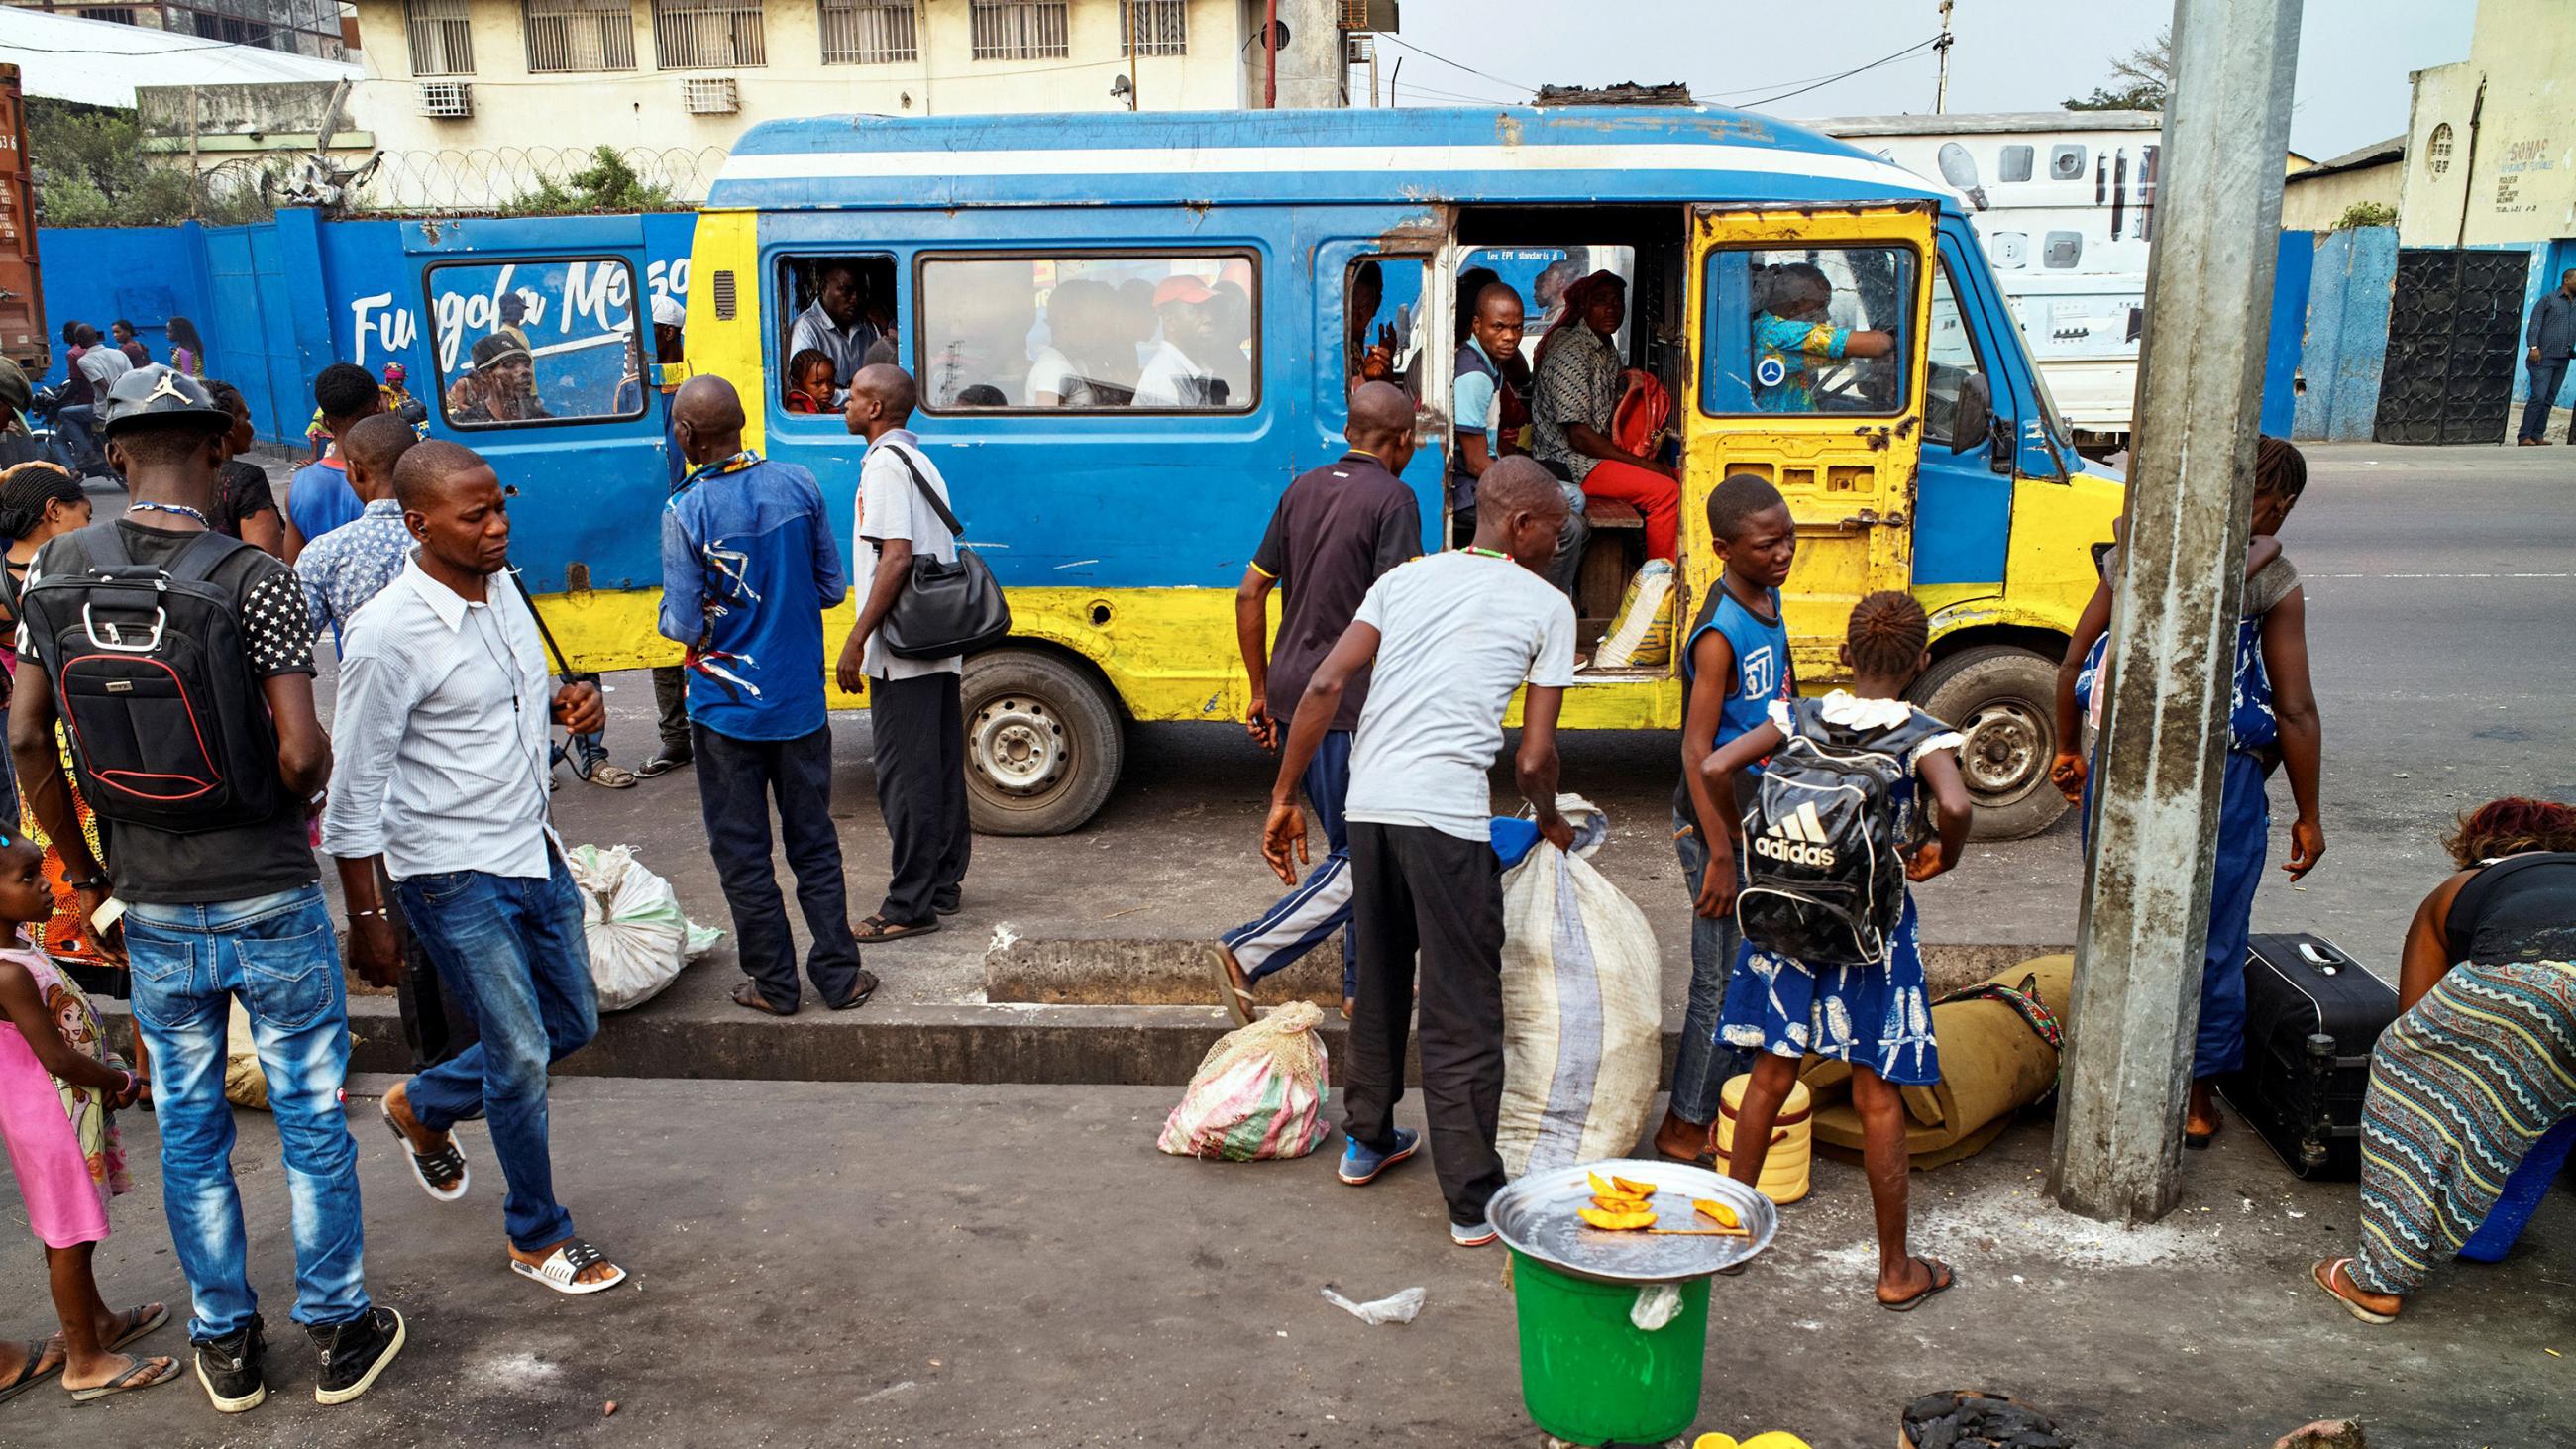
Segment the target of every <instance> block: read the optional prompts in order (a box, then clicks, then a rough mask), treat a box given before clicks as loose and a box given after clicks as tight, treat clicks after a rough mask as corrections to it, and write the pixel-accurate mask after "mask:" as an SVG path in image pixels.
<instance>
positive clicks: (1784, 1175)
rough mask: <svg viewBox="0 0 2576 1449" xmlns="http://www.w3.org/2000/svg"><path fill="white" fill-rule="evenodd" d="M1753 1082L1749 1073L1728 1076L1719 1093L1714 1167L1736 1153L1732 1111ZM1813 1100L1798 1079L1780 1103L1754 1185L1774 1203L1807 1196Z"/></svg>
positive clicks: (1812, 1148)
mask: <svg viewBox="0 0 2576 1449" xmlns="http://www.w3.org/2000/svg"><path fill="white" fill-rule="evenodd" d="M1752 1084H1753V1078H1752V1077H1751V1076H1749V1075H1747V1076H1739V1077H1730V1078H1728V1079H1727V1083H1726V1086H1725V1088H1724V1089H1723V1090H1722V1091H1721V1092H1720V1093H1719V1094H1718V1107H1717V1169H1718V1171H1720V1172H1724V1171H1725V1170H1726V1165H1727V1163H1728V1161H1729V1160H1730V1159H1731V1158H1732V1157H1733V1156H1734V1153H1735V1113H1736V1109H1737V1108H1739V1107H1741V1106H1743V1105H1744V1089H1745V1088H1746V1087H1749V1086H1751V1085H1752ZM1815 1115H1816V1114H1815V1100H1814V1098H1813V1097H1812V1096H1811V1095H1809V1093H1808V1091H1807V1084H1806V1083H1804V1082H1798V1083H1795V1084H1793V1085H1792V1086H1791V1087H1790V1088H1789V1100H1787V1101H1785V1102H1783V1103H1781V1104H1780V1115H1779V1117H1778V1118H1776V1119H1775V1120H1774V1121H1773V1123H1772V1127H1771V1150H1770V1151H1769V1152H1767V1153H1765V1154H1764V1155H1763V1158H1762V1178H1761V1180H1760V1181H1758V1182H1756V1183H1754V1184H1753V1186H1754V1188H1755V1190H1757V1191H1759V1192H1760V1193H1761V1194H1762V1195H1763V1196H1764V1197H1767V1198H1769V1199H1771V1200H1772V1201H1773V1202H1776V1203H1793V1202H1796V1201H1797V1200H1799V1199H1800V1198H1803V1197H1805V1196H1806V1195H1807V1189H1808V1187H1809V1186H1810V1183H1809V1179H1808V1175H1807V1174H1808V1168H1809V1167H1810V1165H1811V1164H1812V1162H1813V1159H1814V1156H1815V1125H1816V1124H1815Z"/></svg>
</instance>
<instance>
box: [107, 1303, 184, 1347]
mask: <svg viewBox="0 0 2576 1449" xmlns="http://www.w3.org/2000/svg"><path fill="white" fill-rule="evenodd" d="M146 1310H149V1311H148V1312H147V1311H146ZM120 1321H121V1322H123V1323H124V1325H125V1326H124V1327H123V1328H120V1329H118V1330H117V1333H116V1338H115V1339H114V1341H112V1342H110V1343H109V1344H108V1346H107V1350H108V1352H110V1353H114V1352H115V1351H116V1350H118V1349H120V1348H123V1347H125V1346H126V1345H127V1344H129V1343H132V1342H133V1341H134V1340H136V1339H138V1338H141V1337H142V1336H143V1335H145V1334H147V1333H150V1332H151V1331H152V1330H154V1329H156V1328H159V1327H160V1326H161V1325H162V1324H165V1323H167V1322H169V1321H170V1308H169V1305H167V1304H162V1303H143V1304H137V1305H136V1306H134V1307H132V1308H129V1309H127V1310H125V1314H124V1316H123V1318H122V1319H121V1320H120Z"/></svg>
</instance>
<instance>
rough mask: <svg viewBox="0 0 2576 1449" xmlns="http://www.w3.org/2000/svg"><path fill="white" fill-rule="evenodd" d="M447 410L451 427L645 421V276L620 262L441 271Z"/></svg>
mask: <svg viewBox="0 0 2576 1449" xmlns="http://www.w3.org/2000/svg"><path fill="white" fill-rule="evenodd" d="M426 280H427V283H428V288H429V311H430V316H431V317H432V318H434V319H435V325H436V328H437V334H436V335H437V345H438V388H439V403H440V407H441V409H442V411H443V412H444V413H445V415H446V418H447V421H448V423H449V425H450V426H453V427H456V428H461V429H467V430H472V429H477V428H502V427H515V426H522V425H526V424H530V423H547V422H597V421H601V420H605V419H610V418H632V417H639V416H641V415H642V414H643V412H644V401H645V394H646V392H648V391H649V389H648V388H647V387H646V386H645V384H644V382H643V378H644V370H643V369H644V361H645V359H644V356H643V354H642V352H641V351H640V350H639V343H638V342H637V339H636V325H635V297H636V288H635V272H634V269H633V268H631V267H629V266H628V265H627V264H626V263H625V262H623V261H621V260H619V259H618V258H615V257H572V258H553V257H546V258H531V259H527V260H522V261H508V262H468V263H452V264H445V265H440V266H434V267H431V268H430V269H429V275H428V277H427V279H426Z"/></svg>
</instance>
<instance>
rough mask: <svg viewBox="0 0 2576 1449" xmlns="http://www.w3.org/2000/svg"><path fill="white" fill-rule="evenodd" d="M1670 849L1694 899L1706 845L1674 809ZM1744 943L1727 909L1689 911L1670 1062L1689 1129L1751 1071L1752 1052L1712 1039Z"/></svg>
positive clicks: (1706, 1119)
mask: <svg viewBox="0 0 2576 1449" xmlns="http://www.w3.org/2000/svg"><path fill="white" fill-rule="evenodd" d="M1673 853H1674V854H1676V855H1678V856H1680V857H1681V862H1682V884H1683V885H1684V886H1686V887H1688V888H1689V890H1690V893H1691V898H1692V899H1693V900H1697V899H1698V898H1699V883H1700V881H1701V880H1702V879H1703V878H1704V877H1705V876H1706V874H1707V871H1708V845H1707V843H1706V842H1704V841H1702V840H1701V839H1700V838H1699V823H1698V822H1697V821H1695V820H1693V819H1691V818H1690V817H1689V816H1687V815H1684V814H1683V813H1681V812H1680V811H1678V810H1676V811H1674V812H1673ZM1743 941H1744V936H1743V933H1742V932H1740V931H1738V930H1737V929H1736V925H1735V916H1734V914H1733V913H1732V912H1729V913H1728V914H1727V915H1726V916H1725V917H1724V918H1722V919H1719V920H1714V921H1712V920H1710V919H1709V918H1708V917H1706V916H1703V915H1700V914H1699V913H1698V912H1696V911H1694V912H1692V913H1691V979H1690V1005H1689V1006H1688V1007H1687V1008H1685V1009H1684V1011H1683V1013H1682V1041H1681V1052H1680V1054H1679V1055H1678V1056H1677V1057H1675V1058H1674V1060H1673V1115H1674V1116H1676V1117H1679V1118H1681V1119H1682V1120H1683V1121H1685V1122H1688V1123H1690V1124H1691V1125H1692V1126H1694V1127H1705V1126H1707V1125H1709V1124H1710V1123H1712V1122H1714V1121H1716V1120H1717V1109H1718V1103H1719V1094H1720V1093H1722V1092H1724V1091H1725V1090H1726V1079H1727V1078H1729V1077H1732V1076H1735V1075H1737V1074H1739V1073H1742V1072H1748V1071H1751V1070H1752V1069H1753V1067H1752V1060H1753V1054H1752V1053H1751V1052H1748V1051H1745V1050H1744V1049H1742V1048H1741V1047H1731V1046H1726V1045H1723V1044H1721V1043H1720V1042H1719V1041H1718V1039H1717V1018H1718V1015H1719V1013H1720V1012H1721V1011H1723V1010H1724V1009H1725V1006H1726V983H1727V981H1728V979H1729V978H1731V977H1732V976H1733V975H1734V974H1735V956H1736V948H1737V947H1738V946H1740V945H1741V944H1743Z"/></svg>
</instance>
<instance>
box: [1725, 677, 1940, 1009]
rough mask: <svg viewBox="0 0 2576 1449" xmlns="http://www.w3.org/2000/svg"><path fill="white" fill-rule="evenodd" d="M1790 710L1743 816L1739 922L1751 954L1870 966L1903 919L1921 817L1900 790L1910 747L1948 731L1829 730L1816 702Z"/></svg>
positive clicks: (1931, 723)
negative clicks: (1909, 857) (1907, 852)
mask: <svg viewBox="0 0 2576 1449" xmlns="http://www.w3.org/2000/svg"><path fill="white" fill-rule="evenodd" d="M1789 709H1790V723H1791V728H1790V729H1789V730H1788V731H1787V734H1788V738H1787V740H1786V741H1785V742H1783V743H1782V744H1781V746H1780V748H1779V749H1777V750H1774V751H1773V752H1772V754H1771V759H1770V762H1769V763H1768V764H1767V765H1766V766H1764V768H1763V772H1762V774H1761V775H1760V776H1758V777H1757V783H1756V785H1755V788H1754V794H1753V803H1752V804H1751V805H1750V806H1749V807H1747V808H1746V810H1745V812H1744V867H1745V886H1744V889H1743V890H1742V891H1740V892H1738V893H1737V895H1736V904H1735V916H1736V921H1737V924H1738V925H1740V926H1741V927H1742V928H1743V931H1744V938H1745V939H1746V940H1747V941H1749V942H1751V943H1752V944H1753V946H1754V948H1755V949H1756V950H1762V951H1769V952H1772V953H1774V954H1776V955H1781V956H1788V957H1793V958H1795V959H1797V960H1800V961H1814V962H1820V963H1838V964H1842V965H1874V964H1876V963H1879V962H1881V961H1884V960H1885V959H1886V957H1887V938H1888V936H1889V935H1890V934H1891V933H1892V932H1894V931H1895V929H1896V923H1897V919H1898V917H1900V916H1901V915H1903V914H1904V911H1905V861H1904V856H1903V853H1902V852H1903V850H1904V847H1905V845H1906V843H1907V841H1908V839H1909V838H1910V837H1911V836H1912V834H1913V833H1914V829H1915V817H1916V815H1917V814H1918V812H1917V811H1916V810H1915V808H1914V807H1913V805H1912V804H1911V803H1910V802H1911V800H1912V798H1913V797H1912V796H1911V795H1910V794H1909V795H1907V796H1906V802H1907V803H1900V802H1899V799H1898V791H1897V786H1898V785H1900V784H1901V783H1903V782H1904V780H1905V778H1906V777H1907V776H1908V775H1909V774H1911V773H1912V767H1911V766H1910V765H1909V764H1908V763H1907V758H1906V757H1907V756H1908V755H1910V754H1911V753H1912V752H1913V750H1914V747H1915V746H1916V745H1918V744H1921V743H1922V742H1923V741H1924V740H1926V739H1929V738H1931V737H1932V736H1933V735H1935V734H1938V733H1940V732H1941V731H1942V730H1944V729H1947V728H1948V726H1946V725H1944V724H1942V723H1941V722H1939V721H1938V720H1935V719H1932V718H1931V717H1930V716H1928V715H1925V714H1922V713H1920V712H1917V713H1916V714H1914V716H1913V717H1912V719H1911V720H1909V721H1908V722H1907V723H1905V724H1902V725H1899V726H1897V727H1896V728H1894V729H1888V730H1868V731H1860V730H1852V729H1847V728H1845V727H1843V726H1841V725H1836V724H1832V723H1829V722H1828V721H1827V720H1826V719H1825V718H1824V715H1823V713H1822V712H1821V706H1820V702H1819V701H1816V700H1812V699H1800V700H1795V701H1792V702H1791V703H1790V705H1789Z"/></svg>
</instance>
